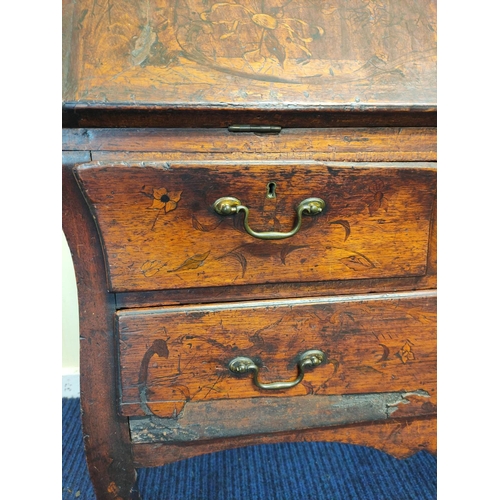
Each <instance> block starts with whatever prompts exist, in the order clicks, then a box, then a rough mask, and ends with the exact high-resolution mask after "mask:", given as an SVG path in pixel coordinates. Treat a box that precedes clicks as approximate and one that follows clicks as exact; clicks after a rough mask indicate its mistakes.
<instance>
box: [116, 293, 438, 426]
mask: <svg viewBox="0 0 500 500" xmlns="http://www.w3.org/2000/svg"><path fill="white" fill-rule="evenodd" d="M435 315H436V300H435V293H433V292H409V293H402V294H393V295H376V294H372V295H366V296H351V297H331V298H322V299H296V300H284V301H264V302H261V303H258V302H247V303H233V304H224V305H217V304H214V305H207V306H194V307H181V308H165V309H158V310H155V309H148V310H140V309H139V310H129V311H126V310H125V311H119V312H118V313H117V329H118V335H119V339H120V377H121V407H122V412H123V413H124V414H125V415H149V414H153V415H155V416H160V417H167V416H168V417H172V416H176V415H179V414H180V413H182V410H183V408H184V405H185V404H186V403H187V404H189V403H188V402H196V401H209V400H212V399H238V398H261V397H273V396H298V397H300V396H305V395H317V396H324V395H342V394H370V393H380V392H391V391H403V392H415V391H425V393H426V394H425V395H423V396H422V397H421V398H420V399H421V401H420V402H419V404H417V405H416V406H415V407H414V411H415V412H417V413H418V411H419V409H420V407H421V406H422V405H424V408H428V407H429V405H430V406H433V405H435V404H436V394H435V388H436V387H435V384H436V333H435V332H436V324H435V321H436V316H435ZM310 349H320V350H321V351H323V352H324V354H325V355H326V360H327V361H326V362H325V363H324V364H322V365H320V366H318V367H316V368H315V369H314V370H308V371H307V373H306V375H305V378H304V380H303V381H302V382H301V383H300V384H299V385H297V386H296V387H293V388H290V389H286V390H279V391H276V390H263V389H259V388H257V387H256V386H255V385H254V384H253V381H252V379H251V376H250V375H249V374H247V375H238V374H233V373H232V372H230V371H229V368H228V365H229V363H230V361H231V360H233V359H234V358H236V357H238V356H246V357H249V358H251V359H252V360H254V362H255V363H256V364H257V365H258V366H259V371H260V373H259V379H260V380H261V382H264V383H269V382H275V381H290V380H293V379H295V378H296V377H297V362H298V357H299V356H300V354H302V353H303V352H305V351H308V350H310ZM277 404H278V402H277ZM235 406H237V403H235ZM318 411H320V410H318ZM425 411H427V410H425ZM291 418H292V416H291Z"/></svg>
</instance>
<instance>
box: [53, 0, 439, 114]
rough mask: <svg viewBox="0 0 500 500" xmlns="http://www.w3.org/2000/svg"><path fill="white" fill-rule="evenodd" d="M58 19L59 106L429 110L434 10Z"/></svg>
mask: <svg viewBox="0 0 500 500" xmlns="http://www.w3.org/2000/svg"><path fill="white" fill-rule="evenodd" d="M66 12H67V14H66V15H65V16H64V21H65V24H64V30H63V31H64V33H65V35H64V36H65V39H66V40H68V43H71V50H70V52H69V54H67V56H66V57H65V60H64V69H65V75H66V79H65V82H64V100H65V101H66V102H72V103H85V104H86V105H87V106H89V105H91V103H104V104H105V103H113V106H114V107H115V108H116V107H119V105H120V103H122V104H129V105H130V104H132V105H134V104H139V105H140V104H144V103H146V104H149V103H154V104H163V105H169V104H170V105H172V104H180V105H181V106H184V107H186V105H189V104H193V105H205V106H214V107H215V108H234V107H246V108H248V107H254V108H257V109H259V110H266V109H270V108H272V109H274V110H280V109H286V108H287V107H289V106H290V104H292V106H293V107H295V108H307V107H315V106H316V107H318V106H326V107H329V106H330V107H332V106H335V105H337V106H338V107H347V108H354V109H355V108H356V107H362V106H363V105H370V104H372V105H375V106H377V105H380V106H381V107H382V108H386V109H387V108H390V107H391V105H392V106H396V107H406V108H407V107H408V106H411V105H422V106H424V107H425V106H427V107H428V108H432V106H435V102H436V4H435V1H434V0H425V1H420V2H413V1H409V0H405V1H401V0H382V1H380V2H365V1H362V0H349V1H346V0H333V1H331V2H301V1H298V0H292V1H290V0H286V1H285V0H267V1H265V2H257V1H253V0H247V1H242V2H217V1H216V0H208V1H207V0H178V1H174V0H170V1H169V0H148V1H147V2H136V1H134V0H117V1H115V2H113V4H109V3H102V4H98V3H96V2H94V1H91V0H80V1H79V2H78V3H77V4H76V5H73V4H71V3H69V2H68V3H67V5H66ZM70 41H71V42H70ZM434 109H435V107H434Z"/></svg>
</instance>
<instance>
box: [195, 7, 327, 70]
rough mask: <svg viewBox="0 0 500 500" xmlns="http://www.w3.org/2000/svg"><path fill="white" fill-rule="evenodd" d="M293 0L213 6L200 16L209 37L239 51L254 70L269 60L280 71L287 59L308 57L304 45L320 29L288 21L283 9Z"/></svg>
mask: <svg viewBox="0 0 500 500" xmlns="http://www.w3.org/2000/svg"><path fill="white" fill-rule="evenodd" d="M292 2H294V0H269V1H268V2H266V3H265V4H264V2H261V1H257V0H249V1H247V2H245V4H244V5H243V4H242V3H233V2H231V3H229V2H220V3H214V4H213V5H212V7H211V8H210V10H207V11H205V12H202V13H201V14H200V18H201V20H202V21H203V22H204V23H206V25H208V26H209V27H210V31H211V36H212V37H213V39H216V40H217V39H218V40H219V41H227V43H228V44H230V45H231V47H233V48H234V47H240V48H241V53H242V56H243V57H244V59H245V60H246V61H247V63H248V64H250V65H251V66H252V67H253V68H254V70H259V69H260V68H261V67H262V65H263V64H264V63H266V62H268V61H270V60H275V61H277V62H278V64H279V65H280V66H282V67H283V65H284V62H285V60H286V59H287V58H299V57H306V58H310V57H312V53H311V51H310V50H309V48H308V46H307V45H308V44H309V43H310V42H312V41H313V40H315V39H317V38H320V37H321V36H322V35H323V34H324V29H323V28H321V27H320V26H311V25H310V24H309V23H307V22H305V21H303V20H302V19H299V18H296V17H288V16H287V15H286V13H285V7H286V6H288V5H289V4H291V3H292Z"/></svg>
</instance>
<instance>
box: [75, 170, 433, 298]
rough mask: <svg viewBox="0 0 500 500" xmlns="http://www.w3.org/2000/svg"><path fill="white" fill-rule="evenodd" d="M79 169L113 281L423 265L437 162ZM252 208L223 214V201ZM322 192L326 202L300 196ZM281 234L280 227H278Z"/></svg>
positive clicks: (308, 276)
mask: <svg viewBox="0 0 500 500" xmlns="http://www.w3.org/2000/svg"><path fill="white" fill-rule="evenodd" d="M75 172H76V177H77V179H78V181H79V183H80V185H81V188H82V191H83V193H84V195H85V197H86V199H87V201H88V203H89V205H90V207H91V209H92V211H93V215H94V217H95V219H96V222H97V226H98V228H99V231H100V235H101V240H102V245H103V249H104V254H105V257H106V260H107V266H108V282H109V288H110V290H112V291H116V292H122V291H133V290H159V289H176V288H191V287H208V286H222V285H228V284H231V285H233V284H262V283H283V282H312V281H328V280H344V279H359V278H389V277H405V276H421V275H424V274H425V273H426V263H427V253H428V240H429V228H430V220H431V217H432V211H433V205H434V199H435V195H436V171H435V164H433V163H357V164H353V163H327V164H316V163H314V164H313V163H310V164H308V163H302V164H294V163H283V162H280V163H271V162H269V163H267V164H259V163H257V162H252V163H239V164H232V163H217V164H216V163H199V162H192V163H178V164H168V163H164V162H162V163H155V162H152V163H140V164H137V163H135V164H134V163H130V164H129V163H116V164H101V163H99V162H94V163H89V164H85V165H80V166H78V167H76V170H75ZM223 197H232V198H237V199H238V200H239V202H240V204H241V205H244V206H246V207H247V208H248V228H247V229H245V227H244V223H243V219H244V215H245V214H244V213H242V212H243V211H244V210H243V209H242V210H241V212H240V213H237V214H233V215H220V214H218V213H217V212H216V211H215V209H214V203H215V202H216V201H217V200H218V199H220V198H223ZM311 197H314V198H320V199H322V200H323V201H324V204H325V206H324V209H323V210H322V211H321V213H318V214H317V215H314V216H310V215H308V213H307V210H305V211H304V216H303V217H302V223H301V226H300V229H299V230H298V231H297V233H296V234H295V235H293V236H291V237H287V238H284V239H270V240H269V239H261V237H260V236H262V235H259V234H258V235H257V236H252V235H251V234H249V233H248V231H249V230H250V231H255V232H256V233H262V232H263V233H269V232H275V233H287V232H290V231H291V230H293V229H295V228H296V227H297V226H298V223H299V215H298V211H297V207H298V206H299V205H300V203H301V202H302V201H303V200H306V199H308V198H311ZM274 237H280V235H274Z"/></svg>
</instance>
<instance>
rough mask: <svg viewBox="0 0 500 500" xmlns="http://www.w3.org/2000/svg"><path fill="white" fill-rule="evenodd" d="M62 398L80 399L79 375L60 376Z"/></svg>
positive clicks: (67, 374)
mask: <svg viewBox="0 0 500 500" xmlns="http://www.w3.org/2000/svg"><path fill="white" fill-rule="evenodd" d="M62 397H63V398H79V397H80V374H79V373H66V374H65V373H63V376H62Z"/></svg>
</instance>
